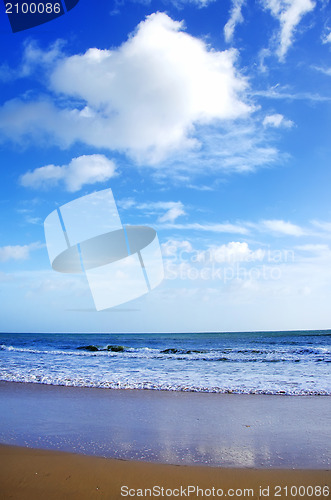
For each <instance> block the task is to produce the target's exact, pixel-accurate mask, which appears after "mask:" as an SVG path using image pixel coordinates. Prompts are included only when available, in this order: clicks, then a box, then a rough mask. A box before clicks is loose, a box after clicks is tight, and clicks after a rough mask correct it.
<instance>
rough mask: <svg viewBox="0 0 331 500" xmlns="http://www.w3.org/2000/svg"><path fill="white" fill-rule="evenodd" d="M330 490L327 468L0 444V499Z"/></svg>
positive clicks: (251, 495) (302, 494) (303, 495)
mask: <svg viewBox="0 0 331 500" xmlns="http://www.w3.org/2000/svg"><path fill="white" fill-rule="evenodd" d="M162 488H163V490H162ZM198 488H199V489H198ZM299 488H300V490H299ZM330 490H331V471H330V470H307V469H304V470H300V469H297V470H290V469H271V470H267V469H252V468H247V469H236V468H228V469H225V468H217V467H204V466H193V465H191V466H185V465H181V466H176V465H168V464H156V463H146V462H140V461H136V462H135V461H126V460H116V459H110V458H101V457H91V456H86V455H78V454H72V453H65V452H60V451H50V450H37V449H31V448H22V447H16V446H7V445H0V498H1V499H6V500H7V499H8V498H12V499H16V500H39V499H40V500H44V499H45V498H47V499H48V500H53V499H54V500H55V499H56V500H58V499H62V498H63V499H72V500H75V499H77V500H85V499H86V500H90V499H91V500H93V499H94V498H107V499H109V498H111V499H114V500H116V499H120V498H125V497H129V498H141V497H142V496H143V497H147V498H148V497H150V498H156V497H160V496H163V497H167V498H175V497H178V496H188V497H191V498H198V497H201V496H212V497H220V496H232V498H240V497H244V496H245V497H249V498H252V499H256V500H258V499H260V498H263V497H264V496H265V497H266V496H269V497H271V498H274V495H276V493H277V494H278V495H277V496H280V497H281V498H285V497H287V496H288V492H290V491H292V493H295V492H298V491H300V498H303V499H308V498H316V497H320V498H325V497H326V496H328V495H327V494H326V493H327V492H330ZM162 491H163V495H162V494H161V493H162ZM183 491H184V493H183ZM320 491H322V492H324V494H321V495H319V494H318V493H319V492H320ZM180 493H182V494H180ZM185 493H186V494H185ZM221 493H222V494H221ZM285 493H286V494H285ZM312 493H313V494H312ZM314 495H315V496H314ZM291 496H292V497H293V496H294V495H291Z"/></svg>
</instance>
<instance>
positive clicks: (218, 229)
mask: <svg viewBox="0 0 331 500" xmlns="http://www.w3.org/2000/svg"><path fill="white" fill-rule="evenodd" d="M162 228H165V229H181V230H182V229H185V230H195V231H204V232H210V233H230V234H231V233H237V234H247V233H248V232H249V230H248V229H247V227H245V226H244V225H239V224H238V225H237V224H230V223H219V224H217V223H205V224H201V223H199V222H193V223H187V224H178V223H177V224H170V223H166V224H164V225H162V226H159V229H162Z"/></svg>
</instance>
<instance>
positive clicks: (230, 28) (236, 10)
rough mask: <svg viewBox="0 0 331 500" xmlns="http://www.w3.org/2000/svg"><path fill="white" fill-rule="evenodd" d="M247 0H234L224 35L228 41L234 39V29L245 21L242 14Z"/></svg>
mask: <svg viewBox="0 0 331 500" xmlns="http://www.w3.org/2000/svg"><path fill="white" fill-rule="evenodd" d="M245 1H246V0H232V7H231V11H230V18H229V20H228V22H227V23H226V25H225V26H224V37H225V41H226V42H228V43H229V42H231V41H232V40H233V36H234V31H235V29H236V26H237V25H238V24H240V23H242V22H243V21H244V18H243V15H242V7H243V5H244V4H245Z"/></svg>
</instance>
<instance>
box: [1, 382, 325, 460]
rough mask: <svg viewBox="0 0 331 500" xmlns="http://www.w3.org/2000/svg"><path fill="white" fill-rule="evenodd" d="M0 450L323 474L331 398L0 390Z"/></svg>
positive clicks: (16, 386) (36, 387) (7, 385)
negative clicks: (1, 446)
mask: <svg viewBox="0 0 331 500" xmlns="http://www.w3.org/2000/svg"><path fill="white" fill-rule="evenodd" d="M0 399H1V407H2V425H1V428H0V442H2V443H4V444H6V445H18V446H25V447H30V448H39V449H49V450H61V451H66V452H73V453H80V454H83V455H91V456H100V457H108V458H115V459H121V460H141V461H147V462H155V463H164V464H175V465H182V464H184V465H207V466H210V467H222V468H227V469H229V468H243V469H244V468H247V467H248V468H257V469H263V468H267V469H280V468H286V469H292V468H296V469H316V470H317V469H331V454H330V449H329V448H330V447H329V446H328V445H329V442H330V435H331V422H330V419H329V418H328V415H330V414H331V397H327V396H326V397H314V396H283V395H256V394H249V395H245V394H217V393H191V392H172V391H153V390H149V391H148V390H137V389H134V390H133V389H130V390H128V389H124V390H121V389H116V390H113V389H99V388H85V387H84V388H81V387H65V386H49V385H43V384H33V383H29V384H28V383H17V382H0Z"/></svg>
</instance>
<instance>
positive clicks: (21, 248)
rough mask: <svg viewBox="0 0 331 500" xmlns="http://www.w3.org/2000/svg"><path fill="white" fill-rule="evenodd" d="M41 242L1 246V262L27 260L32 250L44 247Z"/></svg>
mask: <svg viewBox="0 0 331 500" xmlns="http://www.w3.org/2000/svg"><path fill="white" fill-rule="evenodd" d="M43 247H44V245H42V244H41V243H40V242H35V243H30V244H29V245H7V246H3V247H0V262H6V261H8V260H27V259H28V258H29V257H30V252H31V251H33V250H38V249H39V248H43Z"/></svg>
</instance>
